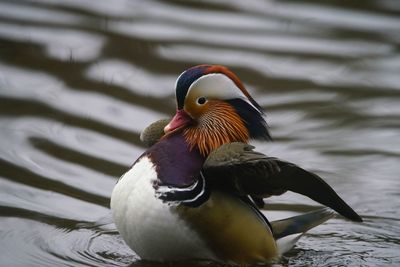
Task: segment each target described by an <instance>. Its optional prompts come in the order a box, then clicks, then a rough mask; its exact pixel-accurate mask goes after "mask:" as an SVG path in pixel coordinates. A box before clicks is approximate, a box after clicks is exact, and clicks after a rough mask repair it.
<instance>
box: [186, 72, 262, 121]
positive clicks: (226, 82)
mask: <svg viewBox="0 0 400 267" xmlns="http://www.w3.org/2000/svg"><path fill="white" fill-rule="evenodd" d="M192 94H193V95H194V96H204V97H206V98H209V99H221V100H228V99H234V98H239V99H242V100H244V101H246V102H247V103H248V104H250V105H251V106H252V107H253V108H254V109H255V110H257V111H258V112H260V113H261V111H260V110H259V109H258V108H257V107H256V106H254V104H253V103H251V101H250V100H249V99H248V98H247V96H246V95H245V94H244V93H243V92H242V90H240V88H239V87H237V86H236V84H235V83H234V82H233V81H232V80H231V79H230V78H229V77H227V76H226V75H224V74H222V73H210V74H207V75H204V76H201V77H200V78H198V79H197V80H195V81H194V82H193V83H192V84H191V85H190V87H189V89H188V92H187V94H186V98H187V97H188V96H190V95H192ZM196 99H198V98H196Z"/></svg>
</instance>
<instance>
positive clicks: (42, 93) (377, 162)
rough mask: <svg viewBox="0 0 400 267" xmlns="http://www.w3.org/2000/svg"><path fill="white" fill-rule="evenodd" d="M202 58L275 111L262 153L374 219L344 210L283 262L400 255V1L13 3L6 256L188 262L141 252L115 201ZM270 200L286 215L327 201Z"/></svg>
mask: <svg viewBox="0 0 400 267" xmlns="http://www.w3.org/2000/svg"><path fill="white" fill-rule="evenodd" d="M199 63H218V64H223V65H227V66H229V67H230V68H231V69H232V70H234V71H235V72H236V73H237V74H238V76H239V77H240V78H241V79H242V81H243V82H244V83H245V84H246V85H247V88H248V89H249V91H250V92H251V93H252V94H253V95H254V97H255V99H256V100H258V101H259V103H260V104H261V105H262V106H263V107H264V108H265V109H266V112H267V114H268V117H267V120H268V122H269V124H270V126H271V132H272V135H273V136H274V138H275V142H274V143H257V147H258V150H259V151H262V152H264V153H268V154H269V155H271V156H277V157H281V158H283V159H286V160H289V161H292V162H295V163H297V164H300V165H301V166H303V167H305V168H307V169H310V170H313V171H315V172H317V173H318V174H320V175H322V176H323V177H325V180H326V181H327V182H328V183H329V184H331V185H332V186H333V187H334V188H335V189H336V191H337V192H338V193H339V194H340V195H341V196H342V197H343V198H344V199H345V200H346V201H347V202H348V203H349V204H350V205H351V206H352V207H354V209H355V210H357V211H358V212H359V213H360V214H361V215H362V217H363V218H364V220H365V222H364V223H362V224H357V223H352V222H349V221H346V220H344V219H343V218H341V217H339V216H338V217H337V218H335V219H332V220H330V221H329V222H327V223H325V224H324V225H322V226H320V227H318V228H316V229H314V230H312V231H311V232H310V233H309V234H307V235H306V236H304V237H303V238H302V239H301V240H300V241H299V243H298V245H297V246H296V248H295V249H294V250H292V251H291V252H290V253H289V254H288V255H286V256H285V257H284V258H283V259H282V260H281V261H280V262H279V263H277V264H276V266H289V265H290V266H304V265H311V266H337V265H341V266H400V161H399V159H400V1H396V0H375V1H372V0H369V1H355V0H354V1H340V0H336V1H321V2H318V1H267V0H265V1H262V0H250V1H241V0H232V1H231V0H229V1H228V0H225V1H201V2H200V1H194V0H193V1H127V0H126V1H123V0H120V1H117V0H107V1H106V0H103V1H93V0H60V1H56V0H37V1H29V0H18V1H14V0H0V266H21V267H25V266H126V265H129V264H132V266H160V267H165V266H176V265H175V264H162V263H160V264H155V263H148V262H140V261H136V257H135V256H134V254H133V253H132V252H131V251H130V249H129V248H127V247H126V246H125V245H124V243H123V242H122V240H121V238H120V236H119V235H118V233H117V232H115V230H114V229H115V228H114V226H113V224H110V219H109V216H110V213H109V198H110V194H111V190H112V188H113V186H114V184H115V182H116V181H117V178H118V177H119V176H120V175H121V174H122V173H123V172H124V171H125V170H126V168H127V167H128V166H129V165H130V164H131V163H132V162H133V161H134V160H135V159H136V158H137V156H138V155H139V154H140V153H141V152H142V151H143V149H144V148H143V147H142V144H141V143H140V141H139V133H140V131H141V130H142V129H143V128H144V127H145V126H146V125H148V124H149V123H150V122H153V121H154V120H157V119H159V118H165V117H169V116H171V115H172V113H173V112H174V98H173V96H174V93H173V89H174V88H173V85H174V82H175V79H176V77H177V76H178V75H179V74H180V73H181V72H182V71H183V70H184V69H186V68H187V67H189V66H192V65H196V64H199ZM268 201H269V203H271V205H269V210H272V211H267V216H269V217H270V218H278V217H282V216H289V215H291V214H294V213H296V212H299V211H305V210H309V209H311V208H314V207H315V206H316V205H317V204H316V203H315V202H312V201H310V200H308V199H306V198H304V197H300V196H298V195H295V194H290V193H289V194H286V195H285V196H284V197H279V198H278V197H277V198H272V199H270V200H268ZM132 262H133V263H132ZM188 265H189V264H188V263H187V264H183V265H182V266H188ZM209 266H214V265H213V264H210V265H209Z"/></svg>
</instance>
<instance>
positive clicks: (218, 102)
mask: <svg viewBox="0 0 400 267" xmlns="http://www.w3.org/2000/svg"><path fill="white" fill-rule="evenodd" d="M175 90H176V101H177V111H176V114H175V116H174V117H173V119H172V120H171V121H170V122H169V123H168V125H167V126H166V127H165V128H164V132H165V133H166V134H169V133H172V132H175V131H179V130H183V131H184V135H185V138H186V140H187V142H188V143H189V144H190V145H191V147H192V148H193V147H198V149H199V150H200V152H201V153H202V154H203V155H205V156H206V155H208V154H209V153H210V152H211V151H212V150H214V149H216V148H218V147H219V146H221V145H223V144H226V143H231V142H244V143H247V142H248V141H249V140H250V139H264V140H270V139H271V137H270V135H269V133H268V129H267V123H266V122H265V119H264V117H263V114H264V113H263V111H262V109H261V107H260V105H258V104H257V102H256V101H255V100H254V99H253V98H252V97H251V96H250V94H249V93H248V91H247V90H246V89H245V87H244V86H243V84H242V82H241V81H240V80H239V78H238V77H237V76H236V75H235V74H234V73H233V72H231V71H230V70H229V69H227V68H226V67H223V66H219V65H199V66H195V67H192V68H190V69H188V70H186V71H184V72H183V73H182V74H181V75H180V76H179V77H178V79H177V80H176V85H175Z"/></svg>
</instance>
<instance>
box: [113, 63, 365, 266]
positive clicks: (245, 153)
mask: <svg viewBox="0 0 400 267" xmlns="http://www.w3.org/2000/svg"><path fill="white" fill-rule="evenodd" d="M175 97H176V113H175V115H174V116H173V118H172V119H161V120H159V121H157V122H154V123H152V124H150V125H149V126H148V127H147V128H146V129H145V130H144V131H143V132H142V133H141V136H140V139H141V140H142V141H143V143H144V144H145V145H146V146H147V149H146V150H145V151H144V152H143V154H141V156H140V157H139V158H138V159H137V160H136V161H135V162H134V163H133V165H132V166H131V167H130V168H129V169H128V170H127V171H126V172H125V173H124V174H123V175H122V176H121V178H120V179H119V181H118V182H117V184H116V185H115V187H114V189H113V192H112V194H111V201H110V207H111V211H112V216H113V219H114V222H115V225H116V227H117V230H118V231H119V233H120V234H121V236H122V238H123V240H124V241H125V243H126V244H127V245H128V246H129V247H130V248H131V249H132V250H133V251H134V252H135V253H136V254H137V255H138V256H139V257H140V258H141V259H143V260H150V261H180V260H210V261H216V262H222V263H229V264H238V265H248V264H260V263H270V262H273V261H275V260H277V259H279V257H280V256H281V255H282V254H284V253H286V252H287V251H289V250H290V249H291V248H292V247H293V246H294V245H295V243H296V241H297V240H298V239H299V238H300V237H301V236H302V235H303V234H304V233H305V232H306V231H308V230H309V229H311V228H313V227H315V226H317V225H319V224H321V223H323V222H325V221H326V220H328V219H330V218H332V217H333V216H335V214H336V212H337V213H339V214H340V215H342V216H344V217H345V218H347V219H349V220H351V221H354V222H361V221H362V218H361V217H360V216H359V215H358V214H357V213H356V212H355V211H354V210H353V209H352V208H351V207H350V206H349V205H348V204H347V203H346V202H345V201H344V200H343V199H342V198H341V197H340V196H339V195H338V194H337V193H336V192H335V191H334V189H333V188H332V187H331V186H329V184H328V183H326V182H325V181H324V180H323V179H322V178H321V177H320V176H318V175H317V174H314V173H312V172H310V171H307V170H305V169H303V168H301V167H299V166H297V165H296V164H293V163H290V162H287V161H284V160H281V159H278V158H276V157H272V156H268V155H265V154H263V153H261V152H258V151H256V150H255V147H254V146H252V145H251V144H250V142H251V141H252V140H264V141H271V140H272V138H271V135H270V133H269V127H268V125H267V123H266V120H265V114H264V111H263V109H262V107H261V106H260V105H259V104H258V103H257V102H256V101H255V100H254V99H253V97H252V96H251V95H250V93H249V92H248V91H247V90H246V88H245V87H244V85H243V83H242V82H241V81H240V80H239V78H238V77H237V76H236V75H235V74H234V73H233V72H232V71H231V70H229V69H228V68H227V67H224V66H221V65H206V64H203V65H197V66H194V67H191V68H189V69H187V70H185V71H184V72H182V73H181V74H180V75H179V77H178V78H177V80H176V83H175ZM287 191H292V192H295V193H298V194H302V195H304V196H307V197H309V198H311V199H312V200H314V201H316V202H318V203H320V204H322V205H324V206H326V207H323V208H320V209H317V210H314V211H311V212H308V213H305V214H301V215H297V216H294V217H290V218H286V219H282V220H278V221H272V222H270V221H269V220H268V219H267V218H266V216H265V214H264V213H263V212H262V211H261V209H262V208H265V207H264V206H268V205H267V204H265V201H264V199H265V198H267V197H269V196H278V195H281V194H283V193H285V192H287ZM266 208H268V207H266Z"/></svg>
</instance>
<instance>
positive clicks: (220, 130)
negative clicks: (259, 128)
mask: <svg viewBox="0 0 400 267" xmlns="http://www.w3.org/2000/svg"><path fill="white" fill-rule="evenodd" d="M191 103H194V102H191ZM195 105H196V104H194V105H187V110H186V111H187V112H188V113H189V114H190V115H191V116H192V117H193V118H194V119H195V120H196V121H197V125H194V126H191V127H188V128H187V129H185V137H186V140H187V142H188V143H189V144H190V146H191V147H192V148H194V147H198V149H199V150H200V153H201V154H202V155H204V156H207V155H208V154H209V153H210V152H211V151H213V150H214V149H216V148H218V147H220V146H221V145H223V144H226V143H232V142H243V143H247V142H248V141H249V138H250V134H249V131H248V130H247V128H246V126H245V123H244V121H243V120H242V118H241V117H240V116H239V115H238V114H237V113H236V110H235V109H234V108H233V107H232V106H231V105H230V104H228V103H226V102H223V101H217V100H210V101H208V102H207V103H206V104H205V105H203V106H197V105H196V106H195Z"/></svg>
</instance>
